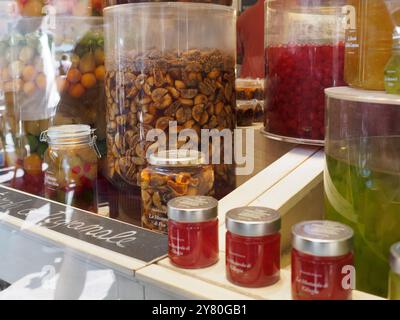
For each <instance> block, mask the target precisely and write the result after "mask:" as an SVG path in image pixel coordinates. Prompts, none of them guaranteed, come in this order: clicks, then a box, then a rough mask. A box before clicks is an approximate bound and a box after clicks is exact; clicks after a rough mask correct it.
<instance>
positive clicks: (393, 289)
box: [389, 242, 400, 300]
mask: <svg viewBox="0 0 400 320" xmlns="http://www.w3.org/2000/svg"><path fill="white" fill-rule="evenodd" d="M390 269H391V270H390V276H389V299H390V300H400V242H398V243H396V244H394V245H393V246H392V247H391V249H390Z"/></svg>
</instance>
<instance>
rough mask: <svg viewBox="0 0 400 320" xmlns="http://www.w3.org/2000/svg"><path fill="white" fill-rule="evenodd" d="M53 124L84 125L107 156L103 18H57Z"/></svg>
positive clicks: (102, 152)
mask: <svg viewBox="0 0 400 320" xmlns="http://www.w3.org/2000/svg"><path fill="white" fill-rule="evenodd" d="M54 44H55V66H54V67H55V76H56V84H57V90H58V95H59V99H58V101H57V102H58V103H57V111H56V115H55V118H54V121H53V124H54V125H67V124H87V125H90V126H91V127H92V128H93V129H96V135H97V138H98V141H97V145H98V147H99V149H100V150H101V154H102V156H104V157H106V151H105V150H106V115H105V96H104V77H105V66H104V35H103V18H102V17H56V19H55V29H54Z"/></svg>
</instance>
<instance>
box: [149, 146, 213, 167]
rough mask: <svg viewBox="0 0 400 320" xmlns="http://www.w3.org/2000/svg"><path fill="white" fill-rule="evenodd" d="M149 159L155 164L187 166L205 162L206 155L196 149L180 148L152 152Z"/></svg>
mask: <svg viewBox="0 0 400 320" xmlns="http://www.w3.org/2000/svg"><path fill="white" fill-rule="evenodd" d="M148 161H149V163H150V164H151V165H153V166H166V167H186V166H197V165H201V164H205V163H206V157H205V155H204V153H202V152H199V151H196V150H190V149H179V150H166V151H159V152H156V153H152V154H151V155H150V157H149V159H148Z"/></svg>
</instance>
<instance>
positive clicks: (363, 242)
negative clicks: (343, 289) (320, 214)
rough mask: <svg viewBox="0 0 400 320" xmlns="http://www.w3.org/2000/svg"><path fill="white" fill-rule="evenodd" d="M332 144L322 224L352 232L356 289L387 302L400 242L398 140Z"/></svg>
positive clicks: (399, 155) (326, 173)
mask: <svg viewBox="0 0 400 320" xmlns="http://www.w3.org/2000/svg"><path fill="white" fill-rule="evenodd" d="M330 143H331V144H330V145H328V150H335V154H334V156H332V155H329V153H330V152H329V151H327V160H326V161H327V164H326V169H325V179H324V184H325V203H326V212H327V213H326V214H327V216H326V218H327V219H330V220H335V221H339V222H342V223H345V224H347V225H349V226H351V227H352V228H353V230H354V232H355V238H354V245H355V248H354V251H355V266H356V270H357V289H358V290H361V291H365V292H368V293H371V294H375V295H379V296H382V297H387V296H388V275H389V262H388V258H389V251H390V246H391V245H392V244H394V243H396V242H398V241H400V137H391V138H379V137H378V138H362V139H360V140H357V141H353V142H346V143H343V142H341V143H340V144H341V146H340V145H339V144H338V146H336V147H334V146H333V145H334V143H332V142H330ZM381 168H382V169H381Z"/></svg>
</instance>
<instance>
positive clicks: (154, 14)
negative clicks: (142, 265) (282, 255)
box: [104, 3, 236, 197]
mask: <svg viewBox="0 0 400 320" xmlns="http://www.w3.org/2000/svg"><path fill="white" fill-rule="evenodd" d="M104 14H105V19H106V69H107V74H106V79H105V86H106V100H107V149H108V154H107V162H108V174H107V175H108V177H109V179H110V180H111V181H112V182H114V183H115V184H116V185H117V186H119V187H121V188H123V187H127V186H128V187H131V188H132V187H134V186H137V185H139V184H140V172H141V171H142V170H143V168H144V167H145V166H146V164H147V160H146V154H147V153H149V152H155V151H157V150H158V149H159V148H160V147H163V148H164V149H167V150H173V149H179V148H180V147H181V146H182V145H183V144H185V143H186V142H188V140H189V136H191V137H192V138H193V139H191V140H192V142H193V144H194V147H195V148H199V147H200V141H201V139H200V135H201V133H203V132H202V129H210V130H211V129H217V130H218V131H220V132H221V131H222V130H224V129H229V130H225V131H224V132H225V134H226V131H228V132H229V133H228V134H229V136H230V137H232V135H233V129H234V127H235V116H234V115H235V92H234V82H235V61H236V59H235V58H236V57H235V14H234V9H233V8H229V7H226V6H220V5H213V4H196V3H179V4H178V3H141V4H125V5H118V6H113V7H109V8H106V9H105V10H104ZM139 26H140V28H139ZM131 30H136V32H131ZM178 134H179V138H176V137H177V135H178ZM230 137H228V138H230ZM208 140H211V139H209V138H207V139H206V141H208ZM223 140H225V141H224V142H225V143H224V145H223V146H222V145H221V148H217V149H222V150H221V154H224V152H225V153H229V152H232V150H233V144H232V143H229V142H228V143H227V141H229V140H230V139H223ZM230 141H233V140H230ZM203 142H204V141H203ZM209 148H210V150H211V152H209ZM204 149H205V150H204ZM226 149H229V150H226ZM213 150H214V149H212V148H211V145H209V146H206V147H204V145H203V146H202V149H201V151H202V152H204V153H207V154H210V155H214V152H213ZM210 159H211V158H210ZM224 160H225V159H224V158H223V157H222V159H220V161H221V164H215V165H214V173H215V190H216V197H221V196H223V195H225V194H227V193H229V192H230V191H232V190H233V189H234V187H235V172H234V166H233V165H232V164H226V163H224Z"/></svg>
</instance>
